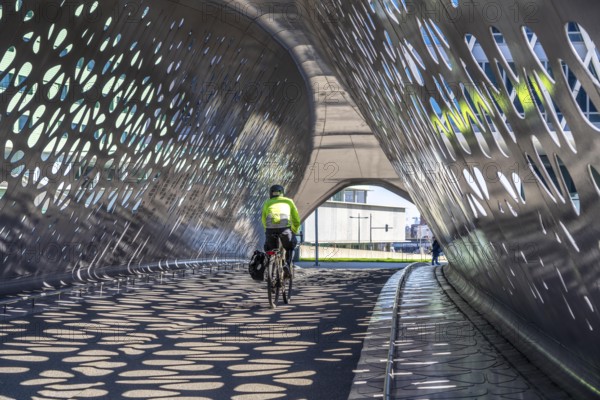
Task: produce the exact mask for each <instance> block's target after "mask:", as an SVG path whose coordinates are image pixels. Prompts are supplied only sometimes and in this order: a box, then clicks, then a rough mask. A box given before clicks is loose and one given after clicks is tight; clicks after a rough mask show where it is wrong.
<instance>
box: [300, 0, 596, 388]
mask: <svg viewBox="0 0 600 400" xmlns="http://www.w3.org/2000/svg"><path fill="white" fill-rule="evenodd" d="M298 3H299V5H301V8H302V10H303V15H304V16H305V18H304V21H305V22H306V23H307V24H308V25H309V28H310V29H311V31H312V34H313V36H314V37H315V41H316V42H318V45H317V47H319V48H320V49H321V51H322V53H323V56H324V57H326V58H328V59H329V60H330V62H331V64H332V65H333V66H334V67H335V68H336V69H337V73H338V76H339V77H340V78H341V79H342V80H343V81H344V83H345V85H346V86H347V88H348V91H349V92H350V93H351V94H352V96H353V99H354V101H355V102H356V104H357V105H358V107H359V108H360V110H361V112H362V114H363V116H364V117H365V118H366V120H367V121H368V123H369V125H370V126H371V128H372V129H373V131H374V132H375V133H376V135H377V137H378V140H379V142H380V144H381V145H382V147H383V148H384V151H385V152H386V155H387V156H388V157H389V158H390V160H391V161H392V163H393V165H394V168H395V169H396V171H397V172H398V174H399V175H400V176H401V177H402V178H403V179H405V181H406V183H407V185H406V186H407V190H408V191H409V192H410V196H411V197H412V199H413V201H414V202H415V204H416V205H417V206H418V207H419V209H420V211H421V212H422V214H423V215H424V216H425V218H426V220H427V222H428V224H429V225H430V226H431V227H432V229H433V231H434V232H435V233H436V235H437V236H438V237H439V238H440V240H441V242H442V243H443V247H444V252H445V253H446V255H447V256H448V258H449V260H450V261H451V267H450V268H447V269H446V271H447V273H448V275H449V277H450V279H451V281H452V282H453V283H454V284H455V285H456V286H457V288H458V289H459V290H460V291H461V292H462V293H463V295H465V296H466V297H468V298H469V299H470V300H471V301H472V302H473V304H476V305H477V306H478V307H479V309H480V311H482V312H490V310H495V314H497V315H501V316H503V320H504V321H505V322H506V323H507V324H508V325H512V326H516V329H515V331H521V334H525V332H527V334H526V335H525V336H527V337H528V338H529V339H528V340H529V344H530V345H533V347H535V350H534V352H532V353H531V352H530V353H528V354H530V355H533V356H534V357H536V356H540V357H539V359H538V361H539V363H538V364H539V365H541V366H542V367H543V368H544V369H545V370H546V372H550V373H552V374H553V375H555V376H556V377H557V381H559V382H561V384H564V385H567V386H571V385H572V387H571V389H572V390H574V391H577V390H579V389H581V390H583V391H584V392H585V393H587V394H586V395H584V397H578V398H589V397H588V396H594V395H595V396H597V395H598V394H599V393H600V391H599V390H598V388H599V387H600V385H599V382H600V378H599V377H600V373H599V371H600V368H599V366H600V340H599V338H600V334H599V332H600V317H599V315H598V307H599V306H600V284H599V282H600V281H599V277H600V276H599V275H600V268H599V261H598V260H599V258H600V252H599V238H600V234H599V230H598V229H599V228H598V226H597V222H596V216H597V215H599V213H600V201H599V195H600V179H599V178H600V175H599V174H598V169H599V168H600V140H599V139H598V137H599V136H598V135H600V129H599V125H598V122H599V119H598V113H597V110H598V109H600V90H599V89H600V77H599V75H598V74H599V71H600V69H598V68H599V67H600V63H599V61H598V50H597V49H596V48H595V45H594V43H596V45H597V44H600V30H599V29H598V21H597V17H598V15H600V3H598V2H594V1H583V0H577V1H569V2H564V1H559V0H557V1H550V0H548V1H544V2H531V1H521V0H517V1H514V2H497V1H492V0H482V1H478V2H468V1H462V0H461V1H456V0H417V1H412V2H408V1H407V2H405V1H387V0H385V1H384V0H373V1H369V2H365V1H353V0H348V1H343V2H325V3H322V2H316V1H310V0H301V1H299V2H298ZM575 28H577V29H575ZM486 63H487V64H486ZM584 108H585V109H584ZM484 300H485V301H484ZM484 308H485V310H484ZM525 347H526V346H521V348H525Z"/></svg>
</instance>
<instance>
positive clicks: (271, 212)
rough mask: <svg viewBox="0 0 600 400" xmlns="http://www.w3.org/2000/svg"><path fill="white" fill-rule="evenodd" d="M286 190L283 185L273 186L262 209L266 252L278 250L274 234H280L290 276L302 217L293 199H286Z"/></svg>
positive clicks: (286, 271) (285, 269)
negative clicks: (290, 267)
mask: <svg viewBox="0 0 600 400" xmlns="http://www.w3.org/2000/svg"><path fill="white" fill-rule="evenodd" d="M284 194H285V190H284V189H283V186H281V185H273V186H271V188H270V189H269V196H270V199H269V200H267V201H265V203H264V205H263V208H262V224H263V227H264V228H265V234H266V239H265V251H269V250H273V249H276V248H277V239H276V238H274V237H273V234H276V233H277V234H279V237H280V238H281V244H282V246H283V248H284V249H285V250H286V262H287V265H286V266H284V272H285V273H286V274H289V267H288V266H289V265H292V252H293V250H294V249H295V248H296V244H298V241H297V240H296V234H297V233H298V230H299V229H300V216H299V215H298V209H297V208H296V204H294V201H293V200H292V199H289V198H287V197H284V196H283V195H284Z"/></svg>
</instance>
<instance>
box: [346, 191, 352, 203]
mask: <svg viewBox="0 0 600 400" xmlns="http://www.w3.org/2000/svg"><path fill="white" fill-rule="evenodd" d="M344 201H345V202H347V203H354V191H353V190H346V191H345V192H344Z"/></svg>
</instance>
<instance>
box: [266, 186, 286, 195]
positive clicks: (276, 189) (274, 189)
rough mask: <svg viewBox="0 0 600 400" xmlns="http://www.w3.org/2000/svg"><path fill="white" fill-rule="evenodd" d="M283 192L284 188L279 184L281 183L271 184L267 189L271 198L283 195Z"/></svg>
mask: <svg viewBox="0 0 600 400" xmlns="http://www.w3.org/2000/svg"><path fill="white" fill-rule="evenodd" d="M284 193H285V190H284V189H283V186H281V185H273V186H271V189H269V195H270V196H271V198H273V197H277V196H283V195H284Z"/></svg>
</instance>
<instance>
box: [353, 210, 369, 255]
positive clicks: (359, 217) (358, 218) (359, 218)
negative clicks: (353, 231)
mask: <svg viewBox="0 0 600 400" xmlns="http://www.w3.org/2000/svg"><path fill="white" fill-rule="evenodd" d="M350 218H351V219H357V220H358V244H359V245H360V220H361V219H369V217H361V216H360V214H358V217H352V216H351V217H350ZM359 247H360V246H359Z"/></svg>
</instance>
